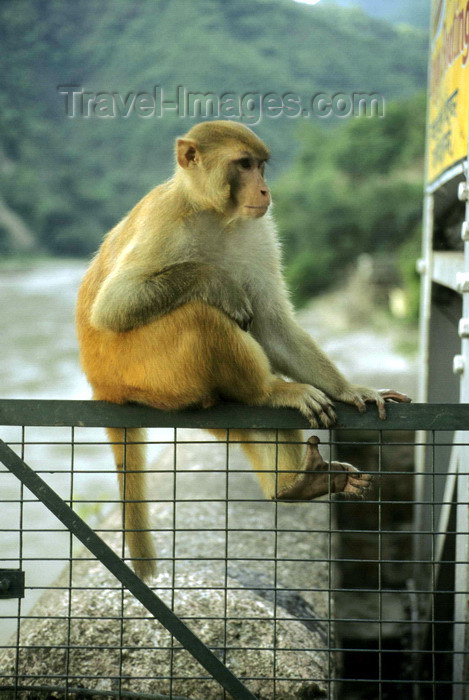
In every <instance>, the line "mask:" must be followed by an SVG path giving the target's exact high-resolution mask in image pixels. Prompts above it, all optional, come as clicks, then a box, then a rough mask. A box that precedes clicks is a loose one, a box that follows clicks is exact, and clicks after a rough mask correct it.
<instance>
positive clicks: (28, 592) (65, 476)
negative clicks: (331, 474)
mask: <svg viewBox="0 0 469 700" xmlns="http://www.w3.org/2000/svg"><path fill="white" fill-rule="evenodd" d="M0 425H1V426H3V427H2V428H0V438H2V439H1V440H0V463H1V466H0V697H1V698H8V699H9V698H40V699H42V698H85V697H90V696H98V697H109V698H111V697H123V698H127V697H138V698H155V699H158V698H159V699H161V698H165V699H169V698H172V699H173V700H177V699H179V700H181V699H182V698H185V699H186V700H187V699H191V700H196V699H199V700H211V698H216V699H217V700H218V699H221V698H230V697H232V698H258V700H267V699H269V700H270V699H271V698H272V699H274V700H280V699H285V700H287V699H290V698H292V699H293V698H303V699H306V698H331V699H332V698H334V699H336V700H367V699H368V698H369V699H370V700H385V699H386V698H395V697H399V698H402V699H406V698H409V700H410V699H412V700H419V699H421V700H426V698H443V697H444V698H445V699H446V700H448V698H451V697H452V698H453V700H463V698H466V697H468V694H469V673H468V666H469V660H468V656H467V655H468V653H469V649H468V643H467V628H468V625H467V623H468V619H467V618H468V600H469V599H468V594H469V591H468V568H469V561H468V551H467V543H468V537H467V536H468V524H467V513H468V507H469V505H468V497H467V494H468V491H467V486H468V470H467V459H466V457H467V454H468V449H469V448H468V445H469V433H466V432H464V430H465V428H467V427H468V426H469V406H468V405H441V404H440V405H428V406H426V405H418V404H417V405H397V404H394V405H390V406H389V408H388V419H387V421H386V423H383V422H382V421H379V420H378V418H377V416H376V411H375V410H374V409H373V408H370V409H369V410H368V412H367V413H366V414H365V415H359V414H358V413H356V412H355V411H354V410H352V409H351V408H350V407H346V406H343V407H339V409H338V425H337V428H336V429H335V430H334V431H319V432H317V431H314V432H315V433H316V432H317V434H318V435H319V436H320V438H321V450H322V453H323V455H324V456H325V457H326V458H328V455H329V453H331V454H333V455H334V458H339V459H340V460H341V461H349V462H352V463H353V464H355V465H356V466H359V467H361V468H363V469H364V470H366V471H368V472H371V473H372V474H374V475H375V480H374V485H373V487H372V489H371V490H370V491H369V492H368V493H367V495H366V497H365V498H363V499H362V500H359V501H357V500H351V499H345V498H343V497H340V495H338V496H333V497H331V496H327V497H323V498H321V499H318V500H315V501H311V502H302V503H296V504H289V503H280V502H277V501H266V500H265V499H264V498H263V497H262V496H261V492H260V489H259V487H258V484H257V482H256V479H255V475H253V473H252V470H251V469H250V468H249V467H248V466H247V463H246V462H245V461H243V459H242V457H241V456H240V454H239V450H238V446H237V445H236V444H235V441H234V440H233V439H232V436H231V435H230V430H233V429H236V428H253V427H256V428H260V429H263V428H266V429H267V428H268V429H270V430H272V428H273V429H275V430H281V429H286V428H305V429H307V425H306V424H305V421H304V420H303V418H302V417H300V416H299V415H298V414H297V413H296V412H295V411H291V410H273V409H272V410H270V409H264V408H258V409H254V408H248V407H245V406H236V405H223V406H219V407H217V408H215V409H211V410H205V411H196V410H194V411H186V412H184V413H163V412H159V411H155V410H151V409H147V408H144V407H142V406H125V407H119V406H114V405H111V404H106V403H101V402H80V401H74V402H71V401H14V400H3V401H0ZM104 426H112V427H127V428H131V427H135V426H148V427H152V428H153V430H152V431H150V440H149V442H148V447H149V463H148V468H147V472H148V482H149V489H148V493H149V496H148V498H149V500H150V501H151V518H152V529H153V530H154V538H155V541H156V543H157V550H158V573H157V576H156V577H155V578H154V579H153V580H151V581H150V582H149V584H148V585H146V584H145V583H143V582H142V581H141V580H140V579H139V578H138V577H137V576H135V574H134V573H133V572H132V571H131V569H130V568H129V567H128V566H127V565H126V564H125V563H124V561H123V559H124V558H125V546H124V545H125V543H124V538H123V533H122V526H121V516H120V509H121V508H120V506H121V504H120V503H119V498H118V495H117V493H118V491H117V484H116V479H115V474H114V470H113V467H112V456H111V451H110V448H109V446H108V444H107V442H106V439H105V436H104V433H103V431H102V427H104ZM201 428H224V429H225V438H226V439H225V440H224V441H223V440H221V441H219V442H216V441H214V440H212V439H211V437H210V436H209V435H208V434H207V433H205V432H202V431H201V430H200V429H201ZM384 428H385V429H384ZM416 431H418V432H416ZM422 431H426V432H422ZM278 437H279V434H278V433H277V438H278ZM416 447H417V465H418V466H416V462H415V458H414V456H415V452H416ZM155 618H156V619H155Z"/></svg>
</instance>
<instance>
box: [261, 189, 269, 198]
mask: <svg viewBox="0 0 469 700" xmlns="http://www.w3.org/2000/svg"><path fill="white" fill-rule="evenodd" d="M261 194H262V195H264V197H266V196H267V195H268V194H269V190H261Z"/></svg>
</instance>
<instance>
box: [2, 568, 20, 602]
mask: <svg viewBox="0 0 469 700" xmlns="http://www.w3.org/2000/svg"><path fill="white" fill-rule="evenodd" d="M0 598H1V599H5V598H24V571H21V569H0Z"/></svg>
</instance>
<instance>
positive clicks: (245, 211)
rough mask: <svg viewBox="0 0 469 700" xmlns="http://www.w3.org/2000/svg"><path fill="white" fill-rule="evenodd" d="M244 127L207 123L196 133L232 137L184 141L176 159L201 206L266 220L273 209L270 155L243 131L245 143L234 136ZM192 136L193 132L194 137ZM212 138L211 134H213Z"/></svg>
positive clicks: (193, 198) (253, 136)
mask: <svg viewBox="0 0 469 700" xmlns="http://www.w3.org/2000/svg"><path fill="white" fill-rule="evenodd" d="M241 126H242V125H238V124H234V125H233V124H232V123H231V122H226V123H223V122H219V123H217V124H216V126H213V125H210V123H205V124H203V125H200V124H199V125H198V126H197V127H195V129H194V130H197V129H198V131H197V133H199V131H200V130H201V129H202V128H204V129H206V130H207V129H208V130H209V131H210V129H212V130H213V129H214V128H216V129H217V130H220V129H222V131H226V130H228V134H225V137H224V138H222V137H221V135H220V134H219V133H218V131H217V139H216V140H214V142H211V141H210V139H208V138H207V139H206V143H203V144H202V143H199V142H198V141H196V140H195V139H192V138H187V137H184V138H180V139H178V140H177V144H176V155H177V161H178V164H179V165H180V166H181V171H182V172H184V178H185V181H186V184H189V190H190V196H191V198H192V200H193V201H194V202H196V203H197V204H198V205H199V206H202V207H204V208H205V207H206V208H209V209H213V210H215V211H217V212H218V213H220V214H221V215H222V216H226V217H227V218H229V219H232V218H238V217H243V218H254V219H257V218H259V217H261V216H264V214H265V213H266V211H267V209H268V208H269V205H270V192H269V188H268V187H267V184H266V182H265V179H264V169H265V164H266V162H267V159H268V157H269V151H268V150H267V148H266V147H265V146H264V144H263V143H262V141H261V140H260V139H258V138H257V136H255V135H254V134H251V132H250V131H249V130H248V129H247V128H246V127H244V126H243V127H242V131H241V133H242V135H243V139H244V140H243V139H237V138H235V136H234V135H233V134H232V133H231V132H232V131H233V129H235V131H239V129H241ZM190 133H191V132H189V134H190ZM209 135H210V134H209Z"/></svg>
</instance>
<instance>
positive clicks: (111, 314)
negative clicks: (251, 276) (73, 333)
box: [91, 261, 252, 333]
mask: <svg viewBox="0 0 469 700" xmlns="http://www.w3.org/2000/svg"><path fill="white" fill-rule="evenodd" d="M194 299H200V300H202V301H204V302H206V303H207V304H209V305H211V306H216V307H217V308H219V309H221V310H222V311H223V312H224V313H226V314H227V315H228V316H230V318H232V319H233V320H234V321H235V322H236V323H237V324H238V325H239V326H241V328H243V329H246V328H248V327H249V325H250V323H251V320H252V308H251V304H250V302H249V299H248V298H247V296H246V294H245V292H244V291H243V289H242V288H241V286H240V285H239V284H237V283H236V282H234V280H232V279H231V278H230V277H229V275H228V274H227V273H226V271H225V270H222V269H221V268H218V267H215V266H213V265H208V264H206V263H202V262H196V261H188V262H181V263H176V264H174V265H168V266H167V267H163V268H162V269H160V270H158V271H155V272H148V270H143V271H139V270H138V269H136V268H135V267H132V268H130V267H129V269H126V268H125V267H123V268H120V269H119V268H118V269H117V272H116V273H115V274H111V275H110V276H109V277H108V278H107V279H106V280H105V281H104V283H103V285H102V286H101V289H100V290H99V292H98V294H97V296H96V299H95V301H94V304H93V307H92V310H91V323H92V325H93V326H95V327H96V328H101V329H105V330H111V331H115V332H118V333H121V332H124V331H130V330H133V329H134V328H138V327H139V326H143V325H145V324H147V323H149V322H150V321H153V320H155V319H156V318H158V317H159V316H164V315H165V314H167V313H169V312H170V311H172V310H173V309H175V308H176V307H178V306H181V305H182V304H184V303H186V302H188V301H191V300H194Z"/></svg>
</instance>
